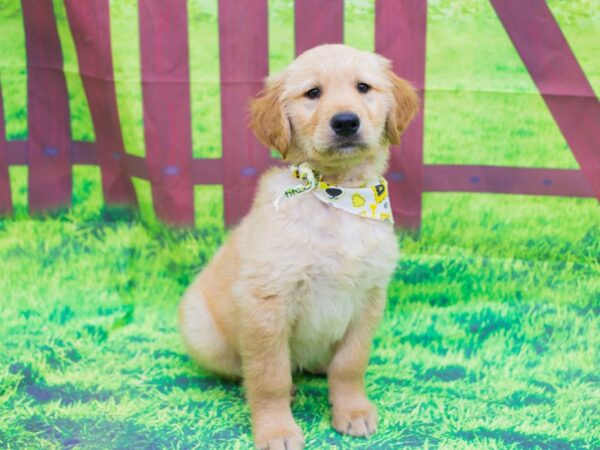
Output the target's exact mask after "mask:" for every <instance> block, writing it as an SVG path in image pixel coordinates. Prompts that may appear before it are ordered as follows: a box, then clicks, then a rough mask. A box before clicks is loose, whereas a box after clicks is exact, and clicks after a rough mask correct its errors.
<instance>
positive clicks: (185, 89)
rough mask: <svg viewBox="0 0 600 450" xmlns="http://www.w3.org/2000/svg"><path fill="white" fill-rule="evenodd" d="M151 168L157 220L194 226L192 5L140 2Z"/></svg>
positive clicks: (182, 1)
mask: <svg viewBox="0 0 600 450" xmlns="http://www.w3.org/2000/svg"><path fill="white" fill-rule="evenodd" d="M138 11H139V20H140V47H141V58H142V94H143V100H144V136H145V140H146V164H147V166H148V175H149V178H150V182H151V183H152V197H153V203H154V209H155V211H156V215H157V217H158V218H160V219H161V220H163V221H165V222H167V223H170V224H173V225H193V224H194V190H193V186H192V182H191V166H192V132H191V112H190V70H189V52H188V28H187V5H186V1H185V0H171V1H168V2H166V1H162V0H140V1H139V10H138Z"/></svg>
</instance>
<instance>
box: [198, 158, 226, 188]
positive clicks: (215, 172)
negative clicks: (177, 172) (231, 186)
mask: <svg viewBox="0 0 600 450" xmlns="http://www.w3.org/2000/svg"><path fill="white" fill-rule="evenodd" d="M192 182H193V184H223V160H222V159H194V160H193V161H192Z"/></svg>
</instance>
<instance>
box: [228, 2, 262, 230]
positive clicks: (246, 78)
mask: <svg viewBox="0 0 600 450" xmlns="http://www.w3.org/2000/svg"><path fill="white" fill-rule="evenodd" d="M267 33H268V27H267V0H245V1H243V2H240V1H238V0H220V1H219V49H220V67H221V118H222V119H221V122H222V130H221V135H222V138H221V139H222V143H223V168H224V174H223V175H224V177H223V193H224V198H223V201H224V210H225V223H226V224H227V225H233V224H235V223H237V222H238V221H239V219H240V218H241V217H243V216H244V215H245V214H246V212H247V211H248V210H249V209H250V205H251V204H252V199H253V197H254V190H255V187H256V182H257V180H258V177H259V175H260V174H261V173H262V171H263V170H264V169H265V168H266V167H268V165H269V162H270V154H269V152H268V151H267V150H266V149H265V148H264V147H262V146H261V145H260V144H259V143H258V141H257V140H256V138H255V137H254V136H253V134H252V132H251V131H250V130H249V128H248V125H247V123H248V121H247V111H248V99H249V98H250V97H252V96H253V95H255V94H256V93H257V92H258V91H259V90H260V88H261V87H262V83H263V79H264V78H265V77H266V76H267V73H268V35H267Z"/></svg>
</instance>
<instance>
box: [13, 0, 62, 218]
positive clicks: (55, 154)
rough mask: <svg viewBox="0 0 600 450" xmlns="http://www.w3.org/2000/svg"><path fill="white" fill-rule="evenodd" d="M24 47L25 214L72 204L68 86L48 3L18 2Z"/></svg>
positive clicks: (49, 2)
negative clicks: (26, 165) (27, 196)
mask: <svg viewBox="0 0 600 450" xmlns="http://www.w3.org/2000/svg"><path fill="white" fill-rule="evenodd" d="M22 8H23V19H24V23H25V42H26V47H27V94H28V100H27V109H28V110H27V115H28V121H27V123H28V128H29V141H28V159H29V180H28V183H29V210H30V211H31V212H44V211H49V210H52V209H55V208H57V207H59V206H66V205H69V204H70V203H71V190H72V179H71V152H70V150H71V133H70V118H69V103H68V100H67V98H68V97H67V85H66V82H65V76H64V73H63V59H62V53H61V48H60V41H59V38H58V30H57V28H56V21H55V18H54V10H53V8H52V1H51V0H22Z"/></svg>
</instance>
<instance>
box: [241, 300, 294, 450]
mask: <svg viewBox="0 0 600 450" xmlns="http://www.w3.org/2000/svg"><path fill="white" fill-rule="evenodd" d="M246 306H247V307H248V308H244V309H245V310H246V314H245V317H244V320H243V325H242V330H241V332H242V336H241V337H242V339H241V342H240V346H241V351H242V364H243V372H244V384H245V386H246V395H247V398H248V403H249V405H250V413H251V415H252V428H253V431H254V442H255V444H256V446H257V447H258V448H260V449H270V450H295V449H301V448H303V447H304V440H303V437H302V431H301V430H300V428H299V427H298V425H296V423H295V422H294V418H293V417H292V411H291V409H290V391H291V388H292V375H291V367H290V355H289V347H288V329H287V328H288V327H287V323H286V317H285V306H284V303H283V301H282V300H281V299H279V298H276V297H273V296H271V297H264V298H252V299H251V300H250V301H249V302H248V303H247V304H246Z"/></svg>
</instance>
